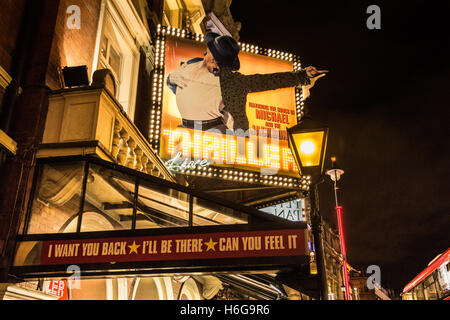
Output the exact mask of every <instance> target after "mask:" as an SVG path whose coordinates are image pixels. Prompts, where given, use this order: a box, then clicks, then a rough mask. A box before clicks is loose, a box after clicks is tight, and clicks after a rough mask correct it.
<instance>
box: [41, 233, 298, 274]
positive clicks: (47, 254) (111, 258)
mask: <svg viewBox="0 0 450 320" xmlns="http://www.w3.org/2000/svg"><path fill="white" fill-rule="evenodd" d="M299 255H305V242H304V230H303V229H287V230H264V231H241V232H222V233H201V234H180V235H160V236H142V237H133V238H130V237H128V238H106V239H83V240H57V241H44V242H43V244H42V251H41V264H42V265H55V264H82V263H105V262H132V261H164V260H167V261H169V260H187V259H219V258H252V257H280V256H299Z"/></svg>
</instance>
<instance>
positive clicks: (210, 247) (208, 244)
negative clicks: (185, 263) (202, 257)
mask: <svg viewBox="0 0 450 320" xmlns="http://www.w3.org/2000/svg"><path fill="white" fill-rule="evenodd" d="M205 244H206V251H209V250H213V251H216V244H217V242H215V241H213V240H212V238H209V241H208V242H205Z"/></svg>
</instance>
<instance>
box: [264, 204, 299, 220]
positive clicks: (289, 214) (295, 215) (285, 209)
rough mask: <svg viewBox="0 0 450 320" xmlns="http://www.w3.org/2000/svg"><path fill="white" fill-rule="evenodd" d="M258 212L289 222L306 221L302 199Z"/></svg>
mask: <svg viewBox="0 0 450 320" xmlns="http://www.w3.org/2000/svg"><path fill="white" fill-rule="evenodd" d="M259 210H261V211H264V212H267V213H270V214H273V215H274V216H277V217H280V218H283V219H286V220H290V221H306V216H305V200H304V199H297V200H293V201H287V202H283V203H280V204H277V205H273V206H270V207H266V208H262V209H259Z"/></svg>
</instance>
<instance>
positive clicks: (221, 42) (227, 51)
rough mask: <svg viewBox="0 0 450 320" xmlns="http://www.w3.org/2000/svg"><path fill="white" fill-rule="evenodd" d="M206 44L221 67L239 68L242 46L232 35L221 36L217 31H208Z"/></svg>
mask: <svg viewBox="0 0 450 320" xmlns="http://www.w3.org/2000/svg"><path fill="white" fill-rule="evenodd" d="M205 39H206V45H207V46H208V48H209V51H211V53H212V55H213V57H214V60H216V62H217V64H218V65H219V67H221V68H225V67H228V68H230V69H231V70H239V68H240V67H241V64H240V62H239V58H238V54H239V51H240V50H241V48H240V47H239V45H238V44H237V42H236V40H234V39H233V38H232V37H230V36H225V35H224V36H221V35H220V34H218V33H215V32H208V33H207V34H206V35H205Z"/></svg>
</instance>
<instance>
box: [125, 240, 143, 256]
mask: <svg viewBox="0 0 450 320" xmlns="http://www.w3.org/2000/svg"><path fill="white" fill-rule="evenodd" d="M140 246H141V245H140V244H136V242H135V241H133V244H132V245H130V246H128V248H130V252H129V253H128V254H131V253H132V252H134V253H136V254H137V253H138V252H137V249H138V248H139V247H140Z"/></svg>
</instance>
